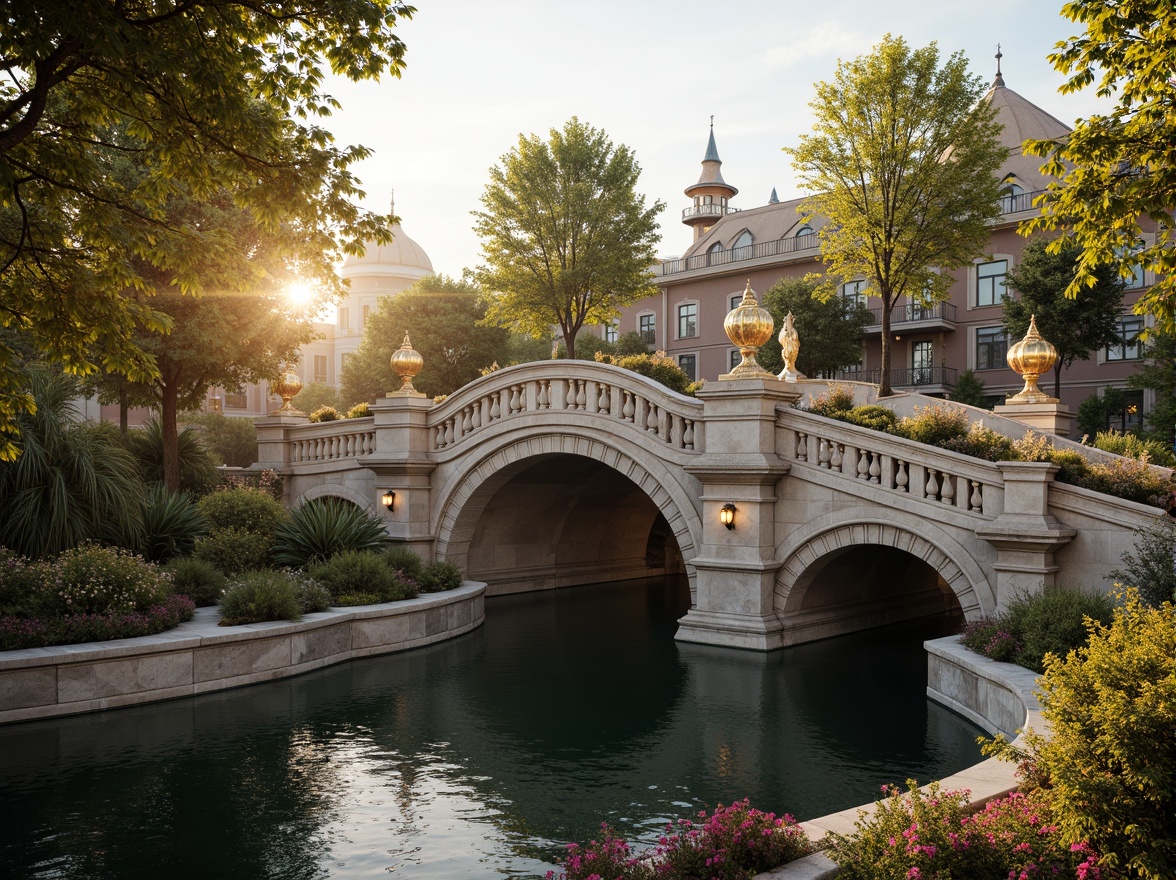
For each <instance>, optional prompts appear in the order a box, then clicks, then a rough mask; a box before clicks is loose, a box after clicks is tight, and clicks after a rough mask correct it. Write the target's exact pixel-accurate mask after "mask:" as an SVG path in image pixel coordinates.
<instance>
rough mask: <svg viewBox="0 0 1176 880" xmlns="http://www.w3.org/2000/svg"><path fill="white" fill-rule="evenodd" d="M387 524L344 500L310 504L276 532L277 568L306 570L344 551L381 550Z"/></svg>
mask: <svg viewBox="0 0 1176 880" xmlns="http://www.w3.org/2000/svg"><path fill="white" fill-rule="evenodd" d="M385 537H387V533H386V532H385V530H384V524H383V523H382V522H381V521H380V520H379V519H377V518H376V517H374V516H372V515H371V514H369V513H367V512H366V511H364V510H361V509H360V508H359V507H356V506H355V505H354V504H352V503H351V502H350V501H344V500H343V499H341V498H321V499H315V500H314V501H308V502H306V503H305V504H303V505H301V506H300V507H297V508H295V509H294V510H293V511H291V512H290V518H289V519H288V520H286V521H285V522H283V523H280V524H279V525H278V527H277V529H276V530H275V531H274V555H273V559H274V562H275V563H276V564H277V565H288V566H290V567H292V568H304V567H306V566H308V565H311V564H313V563H315V562H322V561H324V560H326V559H329V558H330V557H332V556H334V555H335V554H336V553H341V552H343V551H345V550H379V549H380V548H381V547H382V546H383V543H384V539H385Z"/></svg>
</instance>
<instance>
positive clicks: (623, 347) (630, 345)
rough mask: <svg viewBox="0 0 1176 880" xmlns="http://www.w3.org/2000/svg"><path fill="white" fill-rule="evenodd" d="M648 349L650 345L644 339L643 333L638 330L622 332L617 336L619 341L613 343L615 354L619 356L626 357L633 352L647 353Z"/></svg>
mask: <svg viewBox="0 0 1176 880" xmlns="http://www.w3.org/2000/svg"><path fill="white" fill-rule="evenodd" d="M648 351H649V346H648V345H646V344H645V343H644V342H643V341H642V339H641V334H640V333H638V332H637V331H636V330H630V331H629V332H628V333H622V334H621V335H620V336H619V337H617V341H616V342H615V343H614V345H613V354H615V355H617V356H618V357H626V356H627V355H631V354H645V353H647V352H648Z"/></svg>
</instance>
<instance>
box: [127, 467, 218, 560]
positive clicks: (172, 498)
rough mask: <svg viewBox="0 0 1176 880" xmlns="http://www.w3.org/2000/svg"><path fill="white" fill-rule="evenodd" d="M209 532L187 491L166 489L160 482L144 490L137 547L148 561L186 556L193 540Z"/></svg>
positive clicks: (205, 522) (194, 542)
mask: <svg viewBox="0 0 1176 880" xmlns="http://www.w3.org/2000/svg"><path fill="white" fill-rule="evenodd" d="M206 534H208V521H207V520H205V518H204V516H203V514H201V513H200V511H199V510H198V509H197V508H196V505H195V504H194V503H193V501H192V498H191V496H189V495H188V494H187V493H186V492H176V493H172V492H168V491H167V489H165V488H164V487H163V486H162V485H160V484H158V483H157V484H155V485H154V486H152V487H151V488H150V489H148V490H147V499H146V501H145V502H144V504H143V531H142V532H141V533H140V536H139V541H138V543H137V546H136V548H135V549H136V550H138V551H139V553H141V554H142V555H143V556H144V558H146V559H148V560H150V561H151V562H167V561H168V560H169V559H171V558H173V557H175V556H187V555H188V554H190V553H191V552H192V550H193V548H194V547H195V546H196V539H197V538H200V537H203V536H204V535H206Z"/></svg>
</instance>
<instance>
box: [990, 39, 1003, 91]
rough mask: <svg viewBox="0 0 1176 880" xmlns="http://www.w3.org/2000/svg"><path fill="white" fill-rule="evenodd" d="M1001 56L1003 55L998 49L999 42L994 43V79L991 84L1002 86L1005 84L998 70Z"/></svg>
mask: <svg viewBox="0 0 1176 880" xmlns="http://www.w3.org/2000/svg"><path fill="white" fill-rule="evenodd" d="M1003 57H1004V55H1002V54H1001V51H1000V43H997V44H996V79H994V80H993V81H992V85H993V86H1004V84H1005V82H1004V77H1003V76H1002V75H1001V72H1000V59H1001V58H1003Z"/></svg>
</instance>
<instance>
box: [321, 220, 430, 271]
mask: <svg viewBox="0 0 1176 880" xmlns="http://www.w3.org/2000/svg"><path fill="white" fill-rule="evenodd" d="M392 235H393V239H392V241H391V242H389V243H388V244H376V243H375V242H370V241H369V242H366V243H365V246H364V247H365V250H364V255H363V256H362V257H359V256H355V255H354V254H352V255H351V256H349V257H348V258H347V259H346V260H345V261H344V263H343V275H344V277H347V276H348V275H349V274H351V273H352V272H355V271H356V270H360V271H362V270H363V269H369V268H374V267H377V266H381V267H382V266H403V267H405V268H412V269H423V270H425V274H426V275H432V274H433V261H432V260H430V259H429V255H428V254H426V253H425V249H424V248H422V247H421V246H420V245H419V244H417V243H416V242H415V241H413V240H412V239H411V238H409V237H408V233H406V232H405V231H404V230H403V229H402V228H401V226H400V224H399V223H397V224H396V225H395V226H393V227H392Z"/></svg>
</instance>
